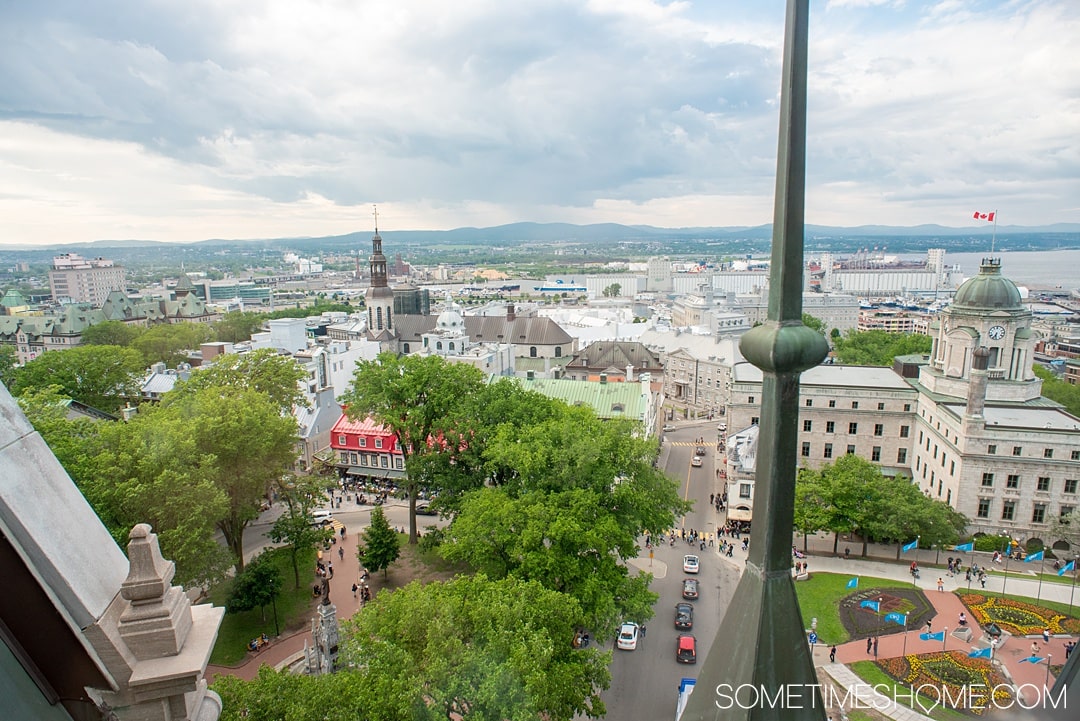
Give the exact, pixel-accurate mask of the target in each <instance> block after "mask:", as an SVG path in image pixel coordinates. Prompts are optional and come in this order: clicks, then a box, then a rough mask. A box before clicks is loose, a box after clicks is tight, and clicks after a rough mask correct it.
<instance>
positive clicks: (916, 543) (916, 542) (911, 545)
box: [900, 538, 919, 553]
mask: <svg viewBox="0 0 1080 721" xmlns="http://www.w3.org/2000/svg"><path fill="white" fill-rule="evenodd" d="M918 547H919V539H918V538H916V539H915V540H914V541H912V542H911V543H905V544H904V545H903V546H901V547H900V550H901V551H903V552H904V553H907V552H908V551H911V550H914V549H916V548H918Z"/></svg>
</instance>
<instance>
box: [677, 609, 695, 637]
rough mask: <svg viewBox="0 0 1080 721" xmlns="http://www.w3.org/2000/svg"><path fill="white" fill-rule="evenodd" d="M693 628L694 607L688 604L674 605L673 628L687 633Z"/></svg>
mask: <svg viewBox="0 0 1080 721" xmlns="http://www.w3.org/2000/svg"><path fill="white" fill-rule="evenodd" d="M693 627H694V607H693V606H692V605H691V604H689V603H677V604H675V628H677V629H679V630H680V631H689V630H690V629H691V628H693Z"/></svg>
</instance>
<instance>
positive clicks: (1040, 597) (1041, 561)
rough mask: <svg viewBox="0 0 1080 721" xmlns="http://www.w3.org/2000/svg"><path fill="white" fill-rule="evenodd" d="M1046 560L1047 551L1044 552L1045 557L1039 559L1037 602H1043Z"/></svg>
mask: <svg viewBox="0 0 1080 721" xmlns="http://www.w3.org/2000/svg"><path fill="white" fill-rule="evenodd" d="M1045 559H1046V551H1045V550H1044V551H1043V557H1042V558H1040V559H1039V590H1038V592H1037V593H1036V594H1035V600H1036V601H1041V600H1042V576H1043V561H1044V560H1045Z"/></svg>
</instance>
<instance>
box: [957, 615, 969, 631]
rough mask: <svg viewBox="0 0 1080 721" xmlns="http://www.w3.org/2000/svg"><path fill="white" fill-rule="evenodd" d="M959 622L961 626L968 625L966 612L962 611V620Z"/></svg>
mask: <svg viewBox="0 0 1080 721" xmlns="http://www.w3.org/2000/svg"><path fill="white" fill-rule="evenodd" d="M957 623H959V624H960V626H961V627H964V626H966V625H967V614H966V613H964V612H963V611H961V612H960V620H959V621H957Z"/></svg>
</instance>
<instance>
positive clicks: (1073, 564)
mask: <svg viewBox="0 0 1080 721" xmlns="http://www.w3.org/2000/svg"><path fill="white" fill-rule="evenodd" d="M1074 568H1076V561H1069V562H1068V563H1066V564H1065V565H1064V566H1062V567H1061V568H1060V569H1059V570H1058V575H1059V576H1064V575H1065V574H1066V573H1068V572H1069V571H1071V570H1073V569H1074Z"/></svg>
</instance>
